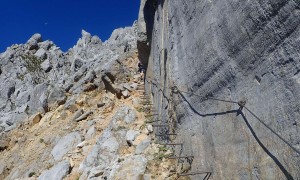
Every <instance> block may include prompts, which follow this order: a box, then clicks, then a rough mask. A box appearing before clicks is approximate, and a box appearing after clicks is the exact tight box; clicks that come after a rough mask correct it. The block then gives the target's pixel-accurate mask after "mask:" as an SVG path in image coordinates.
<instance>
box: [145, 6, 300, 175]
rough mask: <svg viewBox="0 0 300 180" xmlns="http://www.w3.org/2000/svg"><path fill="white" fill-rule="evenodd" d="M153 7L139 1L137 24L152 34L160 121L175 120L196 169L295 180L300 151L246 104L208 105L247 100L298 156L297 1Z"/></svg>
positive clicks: (151, 69)
mask: <svg viewBox="0 0 300 180" xmlns="http://www.w3.org/2000/svg"><path fill="white" fill-rule="evenodd" d="M153 2H154V1H152V0H143V1H142V6H141V10H140V14H142V16H140V18H141V19H144V20H143V21H139V22H145V23H146V25H144V26H143V28H141V29H142V30H141V33H142V35H145V27H149V28H150V29H149V30H147V29H146V30H147V32H148V33H149V34H152V35H153V36H152V38H150V39H149V38H148V43H149V44H151V53H150V56H148V58H147V60H149V61H148V63H147V64H148V67H147V78H146V80H148V81H149V80H152V81H153V82H154V83H156V84H150V83H149V82H147V81H146V88H147V89H148V90H150V88H149V86H152V87H151V91H152V93H153V94H154V99H153V101H154V104H155V106H156V109H161V113H160V117H162V119H166V120H170V119H172V120H173V121H175V122H174V124H176V126H177V127H178V128H177V134H178V136H177V140H178V141H180V142H184V148H183V149H184V150H183V154H191V153H192V152H193V153H192V154H194V155H195V158H194V160H193V164H192V169H203V168H204V169H213V171H214V172H213V178H214V179H224V178H225V179H226V178H228V177H230V178H232V179H251V177H252V178H253V177H254V176H255V178H257V179H278V180H280V179H299V177H300V173H299V172H300V166H299V164H300V159H299V155H297V153H295V152H294V151H293V150H292V149H291V148H290V147H289V146H287V145H286V144H285V143H284V142H282V141H281V140H280V139H279V138H278V137H277V136H276V135H275V134H274V133H272V132H271V131H270V130H268V128H266V127H265V126H264V125H263V124H261V123H260V122H259V121H258V120H257V119H256V118H255V117H254V116H252V115H251V114H250V113H249V112H248V111H247V110H246V109H245V108H244V109H243V114H241V112H240V111H238V109H239V106H238V105H236V104H232V103H225V102H222V101H213V100H207V101H205V97H211V96H212V97H215V98H219V99H225V100H232V101H240V100H243V99H246V100H247V103H246V107H248V108H249V109H250V110H251V111H253V112H254V113H255V114H256V115H257V116H258V117H260V118H262V120H263V122H265V123H266V124H267V125H268V126H269V127H270V128H272V129H273V130H274V131H275V132H277V133H279V134H280V136H282V137H283V138H284V139H285V140H287V141H288V142H289V143H291V144H292V145H293V146H295V148H297V149H298V150H299V142H300V136H299V133H298V132H299V122H297V120H298V119H300V113H299V106H300V104H299V102H300V91H299V90H300V83H299V82H300V81H299V78H300V73H299V72H300V70H299V69H300V63H299V61H300V58H299V57H300V47H299V37H300V31H299V28H300V16H299V5H300V4H299V1H288V0H275V1H273V0H265V1H230V2H228V1H223V0H214V1H169V0H168V1H156V2H157V3H158V4H157V6H156V11H155V15H153V13H152V12H151V11H150V12H149V11H147V10H149V6H150V5H151V3H153ZM144 13H145V14H144ZM147 16H150V17H151V18H152V19H153V20H154V23H151V21H147V20H149V19H148V18H147ZM162 23H164V24H162ZM141 37H145V36H141ZM145 39H146V38H145ZM140 49H141V53H143V54H145V53H144V52H145V51H147V50H148V49H147V47H143V46H140ZM172 87H177V88H178V89H179V90H180V91H179V92H181V91H184V92H188V93H179V92H178V91H177V93H174V92H172V91H171V88H172ZM175 115H176V116H175ZM177 151H178V152H179V148H176V152H177ZM212 152H213V153H212ZM193 177H194V178H195V179H201V176H198V175H196V176H193Z"/></svg>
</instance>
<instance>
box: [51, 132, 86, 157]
mask: <svg viewBox="0 0 300 180" xmlns="http://www.w3.org/2000/svg"><path fill="white" fill-rule="evenodd" d="M80 142H81V136H80V133H79V132H72V133H70V134H68V135H66V136H64V137H62V138H61V139H60V140H59V141H58V142H57V144H56V145H55V146H54V148H53V149H52V151H51V154H52V156H53V158H54V160H55V161H60V160H61V159H62V158H63V156H64V155H65V154H67V153H68V152H69V151H71V150H72V149H73V148H74V147H76V145H77V144H79V143H80Z"/></svg>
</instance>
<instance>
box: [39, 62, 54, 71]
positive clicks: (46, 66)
mask: <svg viewBox="0 0 300 180" xmlns="http://www.w3.org/2000/svg"><path fill="white" fill-rule="evenodd" d="M41 68H42V69H43V70H44V71H45V72H46V73H47V72H49V71H51V69H52V68H53V66H52V64H51V63H50V61H49V59H46V60H45V61H44V62H42V64H41Z"/></svg>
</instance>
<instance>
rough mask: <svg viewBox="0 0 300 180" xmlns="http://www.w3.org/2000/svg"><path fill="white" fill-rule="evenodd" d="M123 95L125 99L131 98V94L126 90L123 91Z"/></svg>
mask: <svg viewBox="0 0 300 180" xmlns="http://www.w3.org/2000/svg"><path fill="white" fill-rule="evenodd" d="M122 95H123V96H124V98H128V97H129V96H130V92H129V91H128V90H127V89H126V90H125V91H122Z"/></svg>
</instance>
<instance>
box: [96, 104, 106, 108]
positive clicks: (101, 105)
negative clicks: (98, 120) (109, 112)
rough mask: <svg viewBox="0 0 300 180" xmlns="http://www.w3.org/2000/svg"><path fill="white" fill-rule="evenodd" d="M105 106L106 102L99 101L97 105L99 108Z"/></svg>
mask: <svg viewBox="0 0 300 180" xmlns="http://www.w3.org/2000/svg"><path fill="white" fill-rule="evenodd" d="M103 106H105V103H98V104H97V107H98V108H101V107H103Z"/></svg>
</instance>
